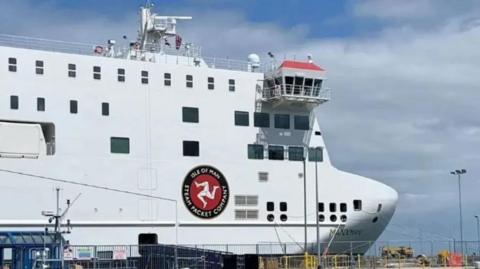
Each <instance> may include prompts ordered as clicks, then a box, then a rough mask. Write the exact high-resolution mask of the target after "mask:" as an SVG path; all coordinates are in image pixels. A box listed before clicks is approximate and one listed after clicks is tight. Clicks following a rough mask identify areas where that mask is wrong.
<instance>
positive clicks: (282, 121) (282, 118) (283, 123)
mask: <svg viewBox="0 0 480 269" xmlns="http://www.w3.org/2000/svg"><path fill="white" fill-rule="evenodd" d="M275 128H280V129H289V128H290V115H288V114H275Z"/></svg>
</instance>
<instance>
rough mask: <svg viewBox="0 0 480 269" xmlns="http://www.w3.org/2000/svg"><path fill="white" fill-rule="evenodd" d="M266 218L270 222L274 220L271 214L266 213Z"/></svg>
mask: <svg viewBox="0 0 480 269" xmlns="http://www.w3.org/2000/svg"><path fill="white" fill-rule="evenodd" d="M267 220H268V221H270V222H272V221H274V220H275V216H274V215H273V214H268V215H267Z"/></svg>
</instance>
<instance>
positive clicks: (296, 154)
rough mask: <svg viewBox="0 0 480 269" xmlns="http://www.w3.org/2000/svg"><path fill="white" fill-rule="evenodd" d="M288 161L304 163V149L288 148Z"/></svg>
mask: <svg viewBox="0 0 480 269" xmlns="http://www.w3.org/2000/svg"><path fill="white" fill-rule="evenodd" d="M288 160H290V161H303V147H288Z"/></svg>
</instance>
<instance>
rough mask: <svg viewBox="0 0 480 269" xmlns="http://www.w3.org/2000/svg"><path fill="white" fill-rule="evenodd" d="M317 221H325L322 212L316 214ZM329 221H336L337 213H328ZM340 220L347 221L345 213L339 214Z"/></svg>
mask: <svg viewBox="0 0 480 269" xmlns="http://www.w3.org/2000/svg"><path fill="white" fill-rule="evenodd" d="M318 221H320V222H324V221H325V215H323V214H320V215H318ZM330 221H331V222H336V221H337V215H330ZM340 221H341V222H347V215H341V216H340Z"/></svg>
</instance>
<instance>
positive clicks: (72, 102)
mask: <svg viewBox="0 0 480 269" xmlns="http://www.w3.org/2000/svg"><path fill="white" fill-rule="evenodd" d="M70 113H72V114H77V113H78V102H77V101H76V100H70Z"/></svg>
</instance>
